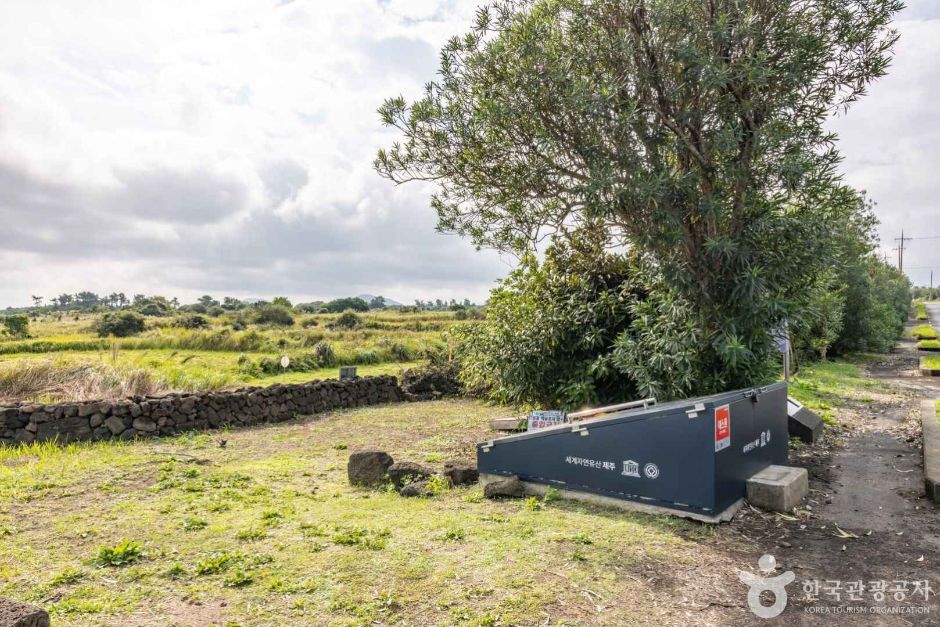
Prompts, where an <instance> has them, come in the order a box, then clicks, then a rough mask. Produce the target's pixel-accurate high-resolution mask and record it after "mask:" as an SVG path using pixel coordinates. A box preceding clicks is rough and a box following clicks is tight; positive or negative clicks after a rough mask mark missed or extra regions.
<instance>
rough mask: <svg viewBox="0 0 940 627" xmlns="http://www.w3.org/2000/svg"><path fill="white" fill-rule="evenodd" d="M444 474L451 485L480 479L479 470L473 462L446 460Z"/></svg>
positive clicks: (474, 481) (465, 483) (466, 483)
mask: <svg viewBox="0 0 940 627" xmlns="http://www.w3.org/2000/svg"><path fill="white" fill-rule="evenodd" d="M444 476H445V477H447V478H448V479H450V483H451V485H455V486H458V485H470V484H471V483H476V482H477V481H479V480H480V471H479V470H477V467H476V466H475V465H473V464H468V463H464V462H447V463H446V464H444Z"/></svg>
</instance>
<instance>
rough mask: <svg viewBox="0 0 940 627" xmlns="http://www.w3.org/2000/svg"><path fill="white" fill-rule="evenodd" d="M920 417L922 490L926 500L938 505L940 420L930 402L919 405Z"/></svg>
mask: <svg viewBox="0 0 940 627" xmlns="http://www.w3.org/2000/svg"><path fill="white" fill-rule="evenodd" d="M920 417H921V424H922V425H923V434H924V488H925V489H926V491H927V498H928V499H930V500H931V501H933V502H934V503H940V418H938V417H937V409H936V407H935V406H934V402H933V401H932V400H930V401H923V402H922V403H921V406H920Z"/></svg>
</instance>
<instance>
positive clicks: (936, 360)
mask: <svg viewBox="0 0 940 627" xmlns="http://www.w3.org/2000/svg"><path fill="white" fill-rule="evenodd" d="M921 367H922V368H929V369H930V370H940V355H930V356H928V357H923V358H921Z"/></svg>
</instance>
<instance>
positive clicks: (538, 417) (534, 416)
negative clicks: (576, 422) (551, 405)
mask: <svg viewBox="0 0 940 627" xmlns="http://www.w3.org/2000/svg"><path fill="white" fill-rule="evenodd" d="M566 422H568V416H567V414H565V412H563V411H556V410H549V411H530V412H529V421H528V431H538V430H539V429H547V428H548V427H554V426H556V425H561V424H564V423H566Z"/></svg>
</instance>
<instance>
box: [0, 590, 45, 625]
mask: <svg viewBox="0 0 940 627" xmlns="http://www.w3.org/2000/svg"><path fill="white" fill-rule="evenodd" d="M0 626H2V627H49V614H48V613H47V612H46V610H44V609H42V608H41V607H37V606H35V605H29V604H27V603H20V602H19V601H14V600H13V599H4V598H2V597H0Z"/></svg>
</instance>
